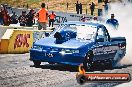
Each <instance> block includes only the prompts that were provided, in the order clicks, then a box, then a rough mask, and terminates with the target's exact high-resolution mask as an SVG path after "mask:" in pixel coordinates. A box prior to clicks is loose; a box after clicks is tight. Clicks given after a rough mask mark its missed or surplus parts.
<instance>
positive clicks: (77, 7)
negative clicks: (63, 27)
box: [75, 1, 79, 14]
mask: <svg viewBox="0 0 132 87" xmlns="http://www.w3.org/2000/svg"><path fill="white" fill-rule="evenodd" d="M75 4H76V12H77V14H79V3H78V1H77V3H75Z"/></svg>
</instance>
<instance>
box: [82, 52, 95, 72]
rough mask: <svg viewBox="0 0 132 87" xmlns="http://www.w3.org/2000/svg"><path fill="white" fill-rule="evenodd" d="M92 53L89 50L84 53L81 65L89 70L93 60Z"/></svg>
mask: <svg viewBox="0 0 132 87" xmlns="http://www.w3.org/2000/svg"><path fill="white" fill-rule="evenodd" d="M92 58H93V53H92V52H89V53H87V54H86V56H85V59H84V62H83V65H84V69H85V70H91V68H92V62H93V59H92Z"/></svg>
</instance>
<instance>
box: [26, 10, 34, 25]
mask: <svg viewBox="0 0 132 87" xmlns="http://www.w3.org/2000/svg"><path fill="white" fill-rule="evenodd" d="M34 14H35V12H34V10H33V9H31V10H30V11H29V13H28V14H27V15H26V16H27V23H26V26H28V27H31V26H32V25H33V24H34Z"/></svg>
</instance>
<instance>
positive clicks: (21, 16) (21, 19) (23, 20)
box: [18, 11, 27, 26]
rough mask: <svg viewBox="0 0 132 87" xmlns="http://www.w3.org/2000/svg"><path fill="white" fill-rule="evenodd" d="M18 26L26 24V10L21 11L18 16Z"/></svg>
mask: <svg viewBox="0 0 132 87" xmlns="http://www.w3.org/2000/svg"><path fill="white" fill-rule="evenodd" d="M18 20H19V23H20V26H26V23H27V17H26V11H22V15H20V16H19V18H18Z"/></svg>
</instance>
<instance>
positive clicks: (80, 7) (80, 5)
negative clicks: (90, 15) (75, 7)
mask: <svg viewBox="0 0 132 87" xmlns="http://www.w3.org/2000/svg"><path fill="white" fill-rule="evenodd" d="M79 10H80V14H82V3H80V4H79Z"/></svg>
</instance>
